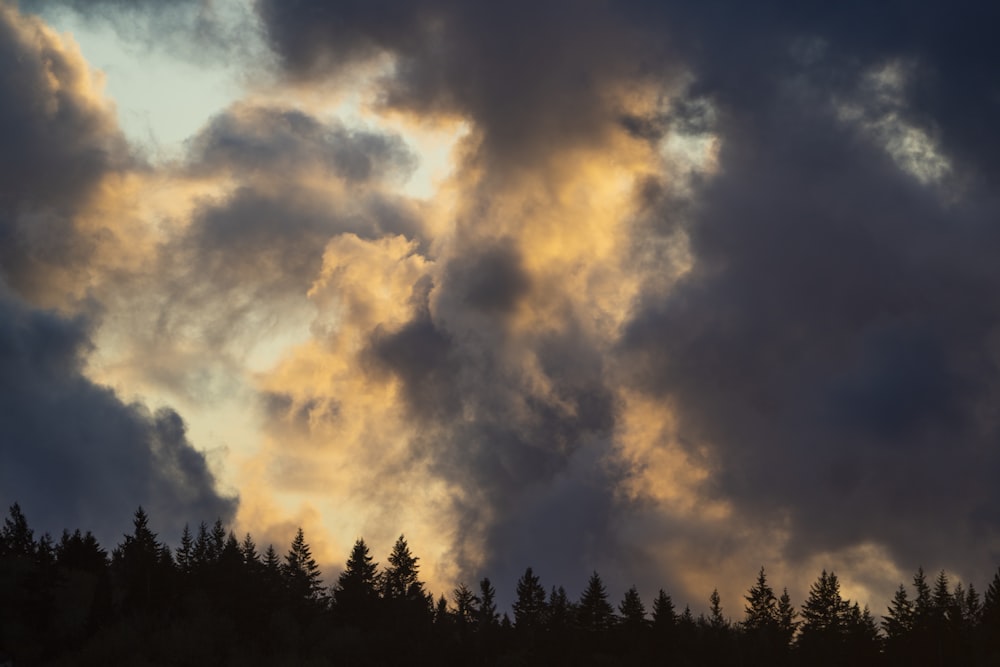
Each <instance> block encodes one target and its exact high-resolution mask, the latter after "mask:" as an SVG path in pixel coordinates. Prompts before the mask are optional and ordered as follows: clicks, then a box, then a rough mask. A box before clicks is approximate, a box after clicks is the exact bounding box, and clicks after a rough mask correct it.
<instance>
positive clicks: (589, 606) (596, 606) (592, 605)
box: [576, 571, 614, 633]
mask: <svg viewBox="0 0 1000 667" xmlns="http://www.w3.org/2000/svg"><path fill="white" fill-rule="evenodd" d="M576 616H577V622H578V624H579V626H580V628H582V629H583V630H584V631H585V632H591V633H596V632H603V631H605V630H607V629H609V628H610V627H611V626H612V624H613V623H614V609H613V608H612V606H611V603H610V602H608V591H607V589H606V588H605V587H604V582H603V581H601V575H599V574H597V572H596V571H595V572H594V573H593V574H591V575H590V579H589V580H588V581H587V588H586V589H585V590H584V591H583V595H582V596H581V597H580V603H579V604H578V605H577V612H576Z"/></svg>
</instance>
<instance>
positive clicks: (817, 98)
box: [622, 7, 1000, 581]
mask: <svg viewBox="0 0 1000 667" xmlns="http://www.w3.org/2000/svg"><path fill="white" fill-rule="evenodd" d="M841 11H842V9H841V8H840V7H838V9H837V11H836V12H835V14H830V13H827V12H826V11H825V10H823V11H822V12H819V15H817V16H812V15H808V13H807V15H804V16H800V15H797V14H796V13H794V12H793V13H791V14H790V15H789V16H788V17H787V20H785V19H780V18H779V17H777V16H773V15H768V14H767V13H766V12H764V15H763V16H759V15H757V13H756V12H755V13H754V14H755V16H754V17H745V18H747V19H748V21H749V22H750V23H749V25H750V26H751V28H749V29H748V30H746V32H745V33H742V32H741V33H740V34H739V35H735V36H733V37H734V39H736V43H735V45H734V46H731V47H727V48H724V47H723V45H722V40H724V39H725V38H726V37H727V36H728V33H725V34H720V33H718V32H717V31H715V30H713V28H712V26H710V25H708V23H709V22H710V21H711V19H709V18H708V16H701V15H698V16H695V17H692V16H688V17H686V20H690V21H692V22H693V24H694V25H697V26H698V28H699V31H698V33H697V34H698V35H699V36H700V38H701V39H702V40H708V41H707V42H703V44H702V49H700V50H699V51H697V52H695V57H694V58H693V59H692V63H694V64H696V65H697V67H698V68H699V69H696V70H695V72H696V74H697V76H698V81H697V82H696V83H695V84H694V90H696V91H697V92H698V94H699V95H702V94H704V95H707V96H708V97H709V99H711V100H712V101H713V103H714V104H715V105H716V106H717V109H718V111H719V112H720V113H719V117H718V118H719V120H718V123H717V126H716V132H718V135H719V137H720V140H721V146H722V150H721V153H720V155H719V158H718V160H719V174H718V175H717V176H715V177H714V178H713V179H711V180H710V181H708V182H706V183H703V184H702V185H701V186H700V187H699V188H698V190H697V192H696V195H695V197H696V200H697V202H698V203H697V206H695V207H694V208H693V211H694V213H693V214H692V215H691V217H690V219H689V220H688V221H687V222H686V224H687V225H688V226H687V229H688V231H689V233H690V240H691V250H692V253H693V254H694V256H695V261H696V264H695V268H694V270H693V271H692V273H690V274H689V275H688V276H687V277H686V278H685V279H684V280H683V282H682V284H681V285H680V286H679V288H678V289H677V290H676V291H675V292H674V293H672V294H671V295H670V296H669V297H667V298H665V299H664V298H662V297H652V296H651V295H650V296H647V297H646V298H645V299H644V301H643V303H642V304H641V306H640V307H639V308H638V310H637V312H636V314H635V317H634V319H633V321H632V323H631V325H630V327H629V330H628V333H627V335H626V338H625V340H624V343H623V347H622V351H623V353H624V355H625V357H626V358H628V359H630V360H631V361H630V364H631V365H630V366H629V368H630V369H631V371H632V376H633V377H634V378H637V379H639V382H640V384H641V386H643V387H644V388H645V389H646V390H647V391H650V392H652V393H653V394H655V395H658V396H663V397H664V398H668V397H669V399H670V400H671V401H676V405H677V411H678V415H679V418H680V420H681V424H682V428H681V432H682V436H683V437H684V438H685V439H686V441H687V442H691V443H699V444H700V443H710V444H711V446H712V451H713V453H714V458H715V461H716V463H717V466H718V473H717V475H716V477H715V478H714V479H713V486H714V489H715V493H716V494H717V495H718V496H719V497H722V498H727V499H730V500H732V501H733V502H734V504H735V506H737V507H739V508H741V512H742V513H744V514H745V516H746V519H747V520H748V521H755V520H763V519H766V518H767V517H774V516H783V515H787V516H789V517H790V518H791V520H792V532H791V541H790V544H789V546H788V554H789V555H791V556H793V557H795V558H803V557H807V556H809V555H811V554H814V553H817V552H822V551H824V550H827V549H829V550H836V549H840V548H846V547H849V546H851V545H857V544H862V543H865V542H874V543H877V544H881V545H883V546H885V547H886V548H888V549H889V551H890V553H891V554H892V556H893V557H894V558H895V560H896V562H897V564H899V565H900V566H901V567H902V568H903V569H904V570H905V569H909V568H913V567H915V566H916V564H917V563H920V562H922V563H924V564H928V563H934V564H935V566H943V567H949V568H954V569H956V570H957V571H959V572H961V573H962V574H964V575H965V576H969V577H974V578H975V580H976V581H982V580H983V579H984V578H985V577H986V576H987V575H988V573H989V571H991V570H992V568H993V567H995V562H996V560H997V558H998V557H1000V539H998V538H1000V535H998V534H997V531H996V528H995V527H988V525H987V524H984V523H983V522H982V521H981V520H980V518H979V517H981V516H985V515H993V513H994V512H995V510H994V509H993V508H996V507H997V506H998V505H1000V495H998V494H997V493H995V491H993V490H991V485H990V483H989V481H988V480H989V478H990V477H992V476H993V474H994V473H995V471H996V470H997V465H998V463H1000V461H998V459H997V456H996V454H995V448H994V447H993V446H992V443H993V442H994V441H995V439H996V437H997V427H996V423H995V420H993V419H992V417H990V416H989V414H990V408H989V407H988V406H989V405H991V404H993V402H995V400H996V397H997V390H998V388H1000V385H998V362H997V357H996V339H995V331H996V330H997V328H996V327H997V325H998V324H1000V321H998V317H1000V310H998V308H997V305H996V299H995V297H994V295H995V294H996V292H997V289H998V288H1000V283H998V280H1000V274H998V272H997V271H996V269H995V268H994V263H993V260H992V259H991V258H992V257H994V256H995V253H996V250H997V244H998V242H1000V236H998V234H997V232H996V230H995V229H994V228H993V227H994V226H993V225H990V224H989V223H988V220H991V219H994V218H995V217H996V215H997V212H998V211H997V208H996V198H995V197H994V196H993V195H992V194H990V193H989V192H988V191H987V190H986V189H985V188H984V187H983V185H982V184H983V181H982V179H983V178H984V177H986V175H987V174H988V173H989V172H990V170H992V169H993V166H992V161H993V160H994V158H995V156H994V154H993V152H992V151H991V149H990V148H989V147H990V146H991V145H992V142H993V141H995V140H996V136H997V135H996V133H995V132H987V133H984V134H983V135H982V143H981V145H980V148H979V149H973V147H972V146H971V145H966V143H965V141H966V140H965V139H964V138H963V135H964V132H965V130H964V128H959V127H957V125H959V124H964V122H965V121H964V120H960V119H959V117H958V116H957V115H953V113H952V112H953V110H952V109H951V108H950V107H949V108H941V107H938V102H939V101H940V100H941V99H944V98H949V97H951V96H952V94H954V95H957V96H958V97H959V98H961V99H965V100H968V101H970V105H969V108H968V113H969V114H971V118H970V119H969V120H971V121H972V123H973V124H974V125H975V124H976V123H977V122H978V121H977V120H976V117H977V116H978V114H980V113H981V112H982V111H983V104H982V102H985V99H984V96H985V97H988V96H989V95H990V93H989V91H988V89H987V88H984V87H983V86H982V85H981V84H982V81H981V80H980V76H979V74H978V73H977V72H980V71H982V68H983V67H986V65H985V64H984V63H973V62H972V60H970V56H971V54H970V53H969V51H970V48H968V47H966V46H963V44H960V43H958V42H955V41H954V40H953V38H943V37H940V36H936V37H934V38H933V39H932V40H931V41H930V42H929V43H927V44H924V43H922V42H921V41H920V40H919V39H916V38H913V32H914V31H915V33H916V34H918V35H923V34H926V35H930V34H931V33H932V32H933V31H932V30H931V27H932V20H933V17H932V15H930V14H927V13H925V12H924V11H918V12H916V13H915V15H914V16H913V17H910V19H908V20H912V21H913V25H912V26H908V29H907V30H902V29H899V28H898V27H896V26H894V25H893V24H892V23H891V21H889V19H890V18H891V17H883V16H879V15H876V16H875V17H874V20H872V21H866V28H865V30H861V31H857V33H855V31H854V30H853V29H848V27H847V25H846V24H844V23H842V20H843V19H845V18H846V15H842V14H841V13H840V12H841ZM737 13H738V10H737ZM947 15H948V16H949V17H952V18H953V17H954V14H953V13H952V12H951V11H948V12H947ZM933 16H937V14H934V15H933ZM647 18H649V17H648V16H647ZM661 18H663V17H662V16H661ZM664 20H665V19H664ZM949 20H950V19H949ZM963 24H964V21H963ZM681 25H686V24H684V23H682V24H681ZM754 26H755V27H759V28H760V32H754V30H753V29H752V27H754ZM688 27H690V26H688ZM761 33H763V34H761ZM936 34H937V33H935V35H936ZM741 35H742V37H741ZM750 35H753V40H754V41H753V43H752V44H750V43H746V44H744V46H745V47H746V48H745V50H744V49H740V48H739V46H740V45H741V44H743V42H742V41H741V40H742V39H749V36H750ZM804 39H808V40H812V41H813V43H814V44H822V45H824V46H823V48H822V49H818V50H816V51H815V52H813V53H812V54H811V56H810V58H806V59H803V58H802V57H801V54H800V53H797V52H796V49H795V48H794V47H795V45H796V40H804ZM712 40H716V41H712ZM706 44H707V45H709V46H711V45H713V44H714V45H715V47H716V48H705V45H706ZM946 47H947V48H946ZM979 49H980V47H978V46H976V47H972V49H971V50H975V51H978V50H979ZM994 55H995V54H994ZM734 59H739V60H741V61H742V64H741V65H740V64H737V63H736V62H734ZM894 59H902V60H903V61H907V59H912V60H913V62H915V65H914V66H915V67H916V68H917V71H918V72H920V73H921V74H918V75H917V77H916V83H914V84H913V85H912V87H910V86H904V89H905V92H904V93H901V94H902V95H903V97H904V100H905V101H903V102H901V104H902V110H901V111H900V113H899V116H898V117H897V118H896V120H898V121H899V122H901V123H910V122H912V123H914V125H912V127H917V128H921V129H923V130H924V131H926V132H927V134H928V136H931V137H934V138H936V139H938V140H939V144H938V147H939V148H938V150H940V151H941V154H942V155H944V156H946V157H947V159H948V160H950V163H951V165H952V175H953V176H954V175H957V176H955V177H954V178H952V177H945V178H944V180H943V181H941V182H940V183H923V182H921V180H920V178H919V177H918V176H919V174H911V173H907V172H906V171H905V170H904V169H903V168H901V165H900V164H899V162H898V160H897V159H894V156H892V154H891V150H889V149H887V148H886V147H885V146H883V145H880V142H879V137H878V136H877V135H873V134H872V133H871V132H869V131H866V130H865V129H864V127H863V126H862V125H859V124H858V123H852V122H849V121H846V120H845V119H844V117H843V116H842V114H841V113H839V110H838V109H837V100H838V99H845V98H850V99H851V100H852V101H853V102H854V103H856V104H859V105H861V106H862V107H864V108H875V107H877V106H878V104H879V103H880V100H879V99H878V95H879V94H880V91H879V90H878V88H877V87H876V88H871V87H865V86H864V85H863V84H861V83H860V82H861V81H863V80H864V77H865V76H866V72H870V71H871V69H872V68H876V69H877V68H879V67H884V66H885V65H886V63H890V62H893V61H894ZM996 61H997V58H996V57H992V60H991V61H990V62H994V63H995V62H996ZM965 67H971V68H972V70H973V71H972V72H964V73H962V74H961V75H959V76H958V80H959V82H955V81H949V82H946V81H944V77H945V76H946V75H945V73H946V72H951V71H953V70H960V69H962V68H965ZM925 72H936V73H937V75H936V76H934V77H931V78H932V80H933V82H934V83H933V84H928V82H927V81H925V80H924V78H923V76H922V74H923V73H925ZM956 73H957V72H956ZM928 85H933V86H935V87H936V90H935V92H934V93H933V95H931V96H930V98H928V99H924V98H923V97H922V96H923V95H924V94H926V92H927V91H926V87H927V86H928ZM952 86H957V87H958V88H960V89H956V90H951V88H952ZM859 91H860V92H859ZM924 159H930V158H927V157H926V156H925V158H924ZM676 205H677V204H676V203H675V201H674V200H670V199H669V198H668V201H667V202H666V203H664V204H663V205H662V207H661V209H660V210H661V213H659V214H658V215H659V216H660V217H662V218H664V219H669V218H670V217H671V216H672V215H673V212H672V211H671V210H670V209H671V208H672V207H674V206H676ZM687 210H689V211H690V210H692V209H690V208H688V209H687ZM948 465H955V466H956V471H957V472H956V473H955V474H948V473H946V472H944V469H943V468H942V466H945V467H947V466H948ZM959 471H960V472H959Z"/></svg>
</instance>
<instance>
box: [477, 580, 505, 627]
mask: <svg viewBox="0 0 1000 667" xmlns="http://www.w3.org/2000/svg"><path fill="white" fill-rule="evenodd" d="M496 599H497V591H496V589H495V588H493V584H491V583H490V580H489V577H483V579H482V580H481V581H480V582H479V612H478V615H477V618H478V621H479V629H480V631H483V630H490V629H492V628H495V627H496V626H497V623H498V622H499V619H500V615H499V614H498V613H497V603H496Z"/></svg>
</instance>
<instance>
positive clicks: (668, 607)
mask: <svg viewBox="0 0 1000 667" xmlns="http://www.w3.org/2000/svg"><path fill="white" fill-rule="evenodd" d="M676 624H677V613H676V611H675V610H674V601H673V600H671V599H670V596H669V595H667V594H666V592H664V590H663V589H662V588H661V589H660V592H659V593H657V595H656V599H655V600H653V627H654V628H655V629H656V630H657V631H658V632H662V631H664V630H668V631H669V630H671V629H673V627H674V626H675V625H676Z"/></svg>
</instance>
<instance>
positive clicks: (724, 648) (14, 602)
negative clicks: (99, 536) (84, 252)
mask: <svg viewBox="0 0 1000 667" xmlns="http://www.w3.org/2000/svg"><path fill="white" fill-rule="evenodd" d="M708 600H709V603H710V608H709V609H710V611H709V614H708V615H707V616H706V615H704V614H700V615H698V616H697V617H696V616H694V615H693V614H692V613H691V610H690V608H689V607H685V608H684V609H683V610H679V609H678V608H677V607H676V606H675V604H674V602H673V600H672V599H671V597H670V595H668V594H667V593H666V592H665V591H663V590H660V591H659V593H658V595H657V596H656V598H655V599H654V600H653V601H652V604H651V605H650V606H649V607H648V608H647V606H646V604H645V603H644V602H643V600H642V599H641V597H640V596H639V593H638V591H637V590H636V589H635V588H634V587H633V588H631V589H629V590H628V591H626V592H625V593H624V595H623V597H622V598H621V600H620V601H618V602H617V603H615V602H614V600H613V599H612V598H611V597H610V595H609V592H608V591H607V589H606V587H605V585H604V583H603V582H602V581H601V577H600V575H599V574H598V573H596V572H595V573H594V574H593V575H592V576H591V577H590V580H589V581H588V583H587V586H586V588H585V590H584V592H583V594H582V595H581V596H580V599H579V600H576V601H573V600H570V599H569V597H568V596H567V594H566V591H565V589H564V588H563V587H562V586H552V587H551V588H549V589H547V588H546V587H545V586H544V585H543V584H542V582H541V581H540V580H539V577H538V576H536V575H535V574H534V572H533V571H532V569H531V568H530V567H529V568H527V569H526V570H525V571H524V574H523V576H522V577H521V578H520V579H519V581H518V582H517V589H516V600H515V602H514V603H513V605H512V609H511V613H512V617H511V615H508V614H507V613H503V614H500V613H498V609H497V604H496V590H495V588H494V586H493V585H492V584H491V582H490V580H489V579H488V578H484V579H483V580H482V581H480V582H479V583H478V585H476V586H475V587H474V588H470V587H469V586H467V585H465V584H462V585H460V586H458V588H456V589H455V590H454V591H452V592H451V594H450V596H447V597H446V596H444V595H441V596H439V597H437V598H436V599H435V597H434V596H433V595H432V594H431V593H430V592H429V591H428V590H426V587H425V584H424V583H423V582H422V581H421V580H420V575H419V566H418V559H417V557H416V556H414V555H413V554H412V553H411V551H410V548H409V546H408V545H407V543H406V540H405V539H404V537H402V536H400V538H399V539H398V540H397V541H396V543H395V546H394V547H393V549H392V552H391V553H390V554H389V556H388V558H387V561H386V563H385V565H382V566H380V565H379V564H378V563H377V562H376V561H375V560H374V558H373V556H372V555H371V554H370V552H369V549H368V547H367V545H366V544H365V542H364V540H362V539H359V540H358V541H357V542H356V543H355V545H354V548H353V549H352V551H351V553H350V555H349V557H348V559H347V564H346V567H345V569H344V571H343V572H342V573H341V574H340V576H339V577H338V578H337V580H336V582H334V583H333V585H332V586H331V587H329V588H325V587H324V586H323V584H322V582H321V574H320V570H319V567H318V566H317V563H316V561H315V559H314V558H313V557H312V554H311V552H310V547H309V544H308V543H307V542H306V538H305V535H304V534H303V532H302V530H301V529H300V530H299V531H298V533H297V534H296V536H295V539H294V540H293V541H292V543H291V545H289V547H288V550H287V551H286V552H285V553H283V554H281V555H279V553H278V552H277V551H276V550H275V549H274V547H273V546H268V547H267V548H266V549H263V550H261V549H260V548H259V547H258V545H257V544H255V543H254V540H253V538H252V537H251V535H249V534H247V535H246V536H245V537H243V539H242V540H241V539H238V538H237V536H236V535H234V534H233V533H232V532H229V531H227V529H226V527H225V526H224V525H223V524H222V522H221V521H217V522H216V523H215V524H214V525H212V526H209V525H207V524H205V523H201V524H200V525H199V526H198V528H197V529H196V530H194V531H192V530H190V529H187V528H186V529H185V531H184V534H183V537H182V538H181V542H180V545H178V546H177V548H176V549H174V550H171V549H170V547H169V546H168V545H166V544H164V543H163V542H161V541H159V540H158V539H157V535H156V533H154V532H153V531H152V530H151V528H150V524H149V517H148V516H147V515H146V513H145V512H144V511H143V510H142V509H141V508H140V509H139V510H138V511H136V513H135V519H134V525H133V527H132V530H131V532H130V533H128V534H126V535H124V539H123V541H122V542H121V543H120V544H118V545H117V546H115V547H114V549H113V550H112V551H111V554H110V555H109V554H108V552H107V551H106V550H105V549H104V548H102V547H101V545H100V544H99V543H98V542H97V540H96V539H95V538H94V537H93V535H91V534H90V533H86V534H82V533H81V532H80V531H79V530H77V531H75V532H73V533H69V532H68V531H67V532H64V533H63V535H62V537H61V538H60V539H59V541H58V542H56V541H54V540H53V539H52V538H51V537H50V536H48V535H43V536H42V537H40V538H38V539H36V538H35V535H34V531H33V530H32V529H31V528H30V527H29V525H28V521H27V519H26V518H25V516H24V514H23V513H22V511H21V509H20V507H19V506H18V505H16V504H15V505H14V506H12V507H11V508H10V512H9V516H8V517H7V518H6V519H5V521H4V525H3V528H2V530H0V665H115V664H121V665H124V664H128V665H381V664H399V663H409V664H423V663H434V664H463V665H466V664H468V665H531V664H540V665H541V664H546V665H548V664H589V665H616V664H643V665H645V664H662V665H763V664H768V665H918V664H919V665H998V664H1000V571H998V572H997V574H996V575H995V576H994V578H993V581H992V582H991V583H990V584H989V586H988V587H987V589H986V591H985V594H984V595H983V596H982V598H980V596H979V594H978V593H977V591H976V589H975V588H974V587H973V586H972V584H969V585H968V586H967V587H964V586H963V585H962V584H961V583H956V584H955V585H954V586H952V585H951V583H950V582H949V580H948V577H947V576H946V575H945V573H944V572H941V573H940V574H938V575H937V576H936V577H931V578H930V579H928V576H927V575H926V574H925V573H924V572H923V570H922V569H921V570H918V571H917V572H916V574H915V575H914V577H913V581H912V586H911V587H910V588H907V586H905V585H903V584H900V586H899V589H898V590H897V592H896V594H895V596H894V597H893V599H892V600H891V601H889V602H888V605H887V608H886V609H885V610H884V612H883V614H882V616H883V619H882V620H881V622H879V621H876V618H875V615H874V614H873V612H872V611H871V610H869V609H868V608H867V607H865V608H861V607H860V606H859V605H858V604H857V603H852V602H851V601H850V600H847V599H845V598H844V597H843V596H842V595H841V592H840V583H839V581H838V578H837V575H836V574H834V573H833V572H825V571H824V572H822V573H821V574H820V575H819V578H818V579H817V580H816V582H815V583H813V585H812V587H811V588H810V591H809V595H808V598H807V599H806V600H805V602H804V603H803V604H802V605H801V606H796V605H794V604H793V603H792V601H791V600H790V599H789V596H788V593H787V591H784V592H782V593H781V594H780V595H778V594H776V591H775V589H774V588H772V586H771V585H770V583H769V582H768V580H767V575H766V573H765V570H764V569H763V568H761V570H760V573H759V575H758V577H757V579H756V581H755V582H753V583H752V585H751V586H750V587H749V588H748V590H747V592H746V594H745V595H744V597H743V600H741V601H740V605H741V606H742V607H743V610H742V611H743V613H742V616H741V618H739V619H733V618H730V617H728V616H727V615H726V614H724V613H723V607H722V601H721V600H720V598H719V594H718V592H717V591H713V592H712V594H711V595H710V597H709V598H708Z"/></svg>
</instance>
